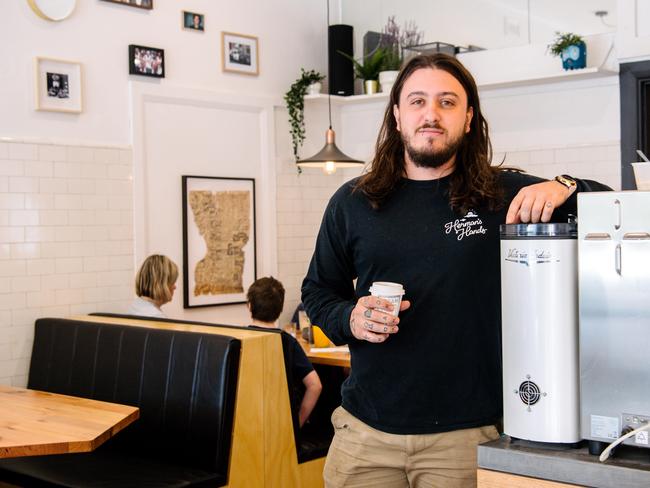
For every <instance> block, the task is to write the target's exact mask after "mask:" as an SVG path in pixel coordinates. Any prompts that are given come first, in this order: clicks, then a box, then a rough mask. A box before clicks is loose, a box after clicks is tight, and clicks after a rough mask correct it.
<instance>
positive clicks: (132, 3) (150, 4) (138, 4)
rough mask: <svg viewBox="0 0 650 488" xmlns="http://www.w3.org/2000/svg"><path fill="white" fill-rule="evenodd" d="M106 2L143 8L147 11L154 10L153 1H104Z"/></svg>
mask: <svg viewBox="0 0 650 488" xmlns="http://www.w3.org/2000/svg"><path fill="white" fill-rule="evenodd" d="M104 2H110V3H121V4H122V5H128V6H129V7H137V8H143V9H145V10H151V9H153V0H104Z"/></svg>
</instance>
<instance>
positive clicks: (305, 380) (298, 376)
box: [246, 276, 323, 427]
mask: <svg viewBox="0 0 650 488" xmlns="http://www.w3.org/2000/svg"><path fill="white" fill-rule="evenodd" d="M246 300H247V302H248V309H249V310H250V313H251V318H252V322H253V323H252V325H251V326H250V327H253V328H255V327H262V328H266V329H275V328H276V321H277V320H278V317H279V316H280V313H281V312H282V307H283V306H284V287H283V286H282V283H280V282H279V281H278V280H276V279H275V278H273V277H272V276H269V277H266V278H259V279H258V280H256V281H255V282H254V283H253V284H252V285H251V286H250V288H248V293H247V294H246ZM282 335H283V338H284V340H283V341H282V342H283V347H285V348H286V347H287V345H288V346H289V348H290V351H286V350H285V351H284V355H285V358H287V357H289V358H291V359H290V361H289V362H290V364H287V365H286V367H287V379H288V380H289V385H290V391H289V394H290V396H291V408H292V410H294V411H295V410H298V423H299V426H300V427H302V426H303V425H304V424H305V422H306V421H307V419H308V418H309V415H310V414H311V412H312V410H313V409H314V406H315V405H316V402H317V401H318V397H319V395H320V392H321V390H322V389H323V386H322V385H321V382H320V378H319V377H318V373H316V371H314V367H313V366H312V364H311V363H310V362H309V359H307V356H306V355H305V352H304V351H303V350H302V347H300V344H298V341H296V339H295V338H293V337H291V336H290V335H289V334H287V333H282ZM289 369H290V371H289ZM291 385H303V386H304V389H305V392H304V394H303V395H302V398H300V397H299V395H300V394H299V393H297V392H296V391H291V390H292V388H291Z"/></svg>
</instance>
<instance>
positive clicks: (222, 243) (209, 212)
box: [182, 176, 257, 308]
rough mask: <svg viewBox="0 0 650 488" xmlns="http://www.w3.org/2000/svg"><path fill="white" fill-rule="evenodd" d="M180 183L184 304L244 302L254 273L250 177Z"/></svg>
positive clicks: (187, 179)
mask: <svg viewBox="0 0 650 488" xmlns="http://www.w3.org/2000/svg"><path fill="white" fill-rule="evenodd" d="M182 182H183V189H182V192H183V201H182V206H183V270H184V274H183V306H184V308H193V307H208V306H213V305H227V304H232V303H245V302H246V291H247V290H248V287H249V286H250V285H251V284H252V283H253V281H255V278H256V275H257V264H256V258H255V254H256V246H255V180H254V179H252V178H219V177H215V176H183V177H182Z"/></svg>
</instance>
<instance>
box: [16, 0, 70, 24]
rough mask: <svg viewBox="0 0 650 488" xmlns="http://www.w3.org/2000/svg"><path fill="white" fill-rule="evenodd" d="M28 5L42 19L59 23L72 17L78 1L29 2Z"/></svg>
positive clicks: (29, 0) (33, 0)
mask: <svg viewBox="0 0 650 488" xmlns="http://www.w3.org/2000/svg"><path fill="white" fill-rule="evenodd" d="M27 3H28V4H29V6H30V7H31V8H32V10H33V11H34V12H35V13H36V15H38V16H39V17H41V18H42V19H45V20H52V21H59V20H63V19H65V18H67V17H69V16H70V14H71V13H72V11H73V10H74V7H75V5H76V3H77V0H27Z"/></svg>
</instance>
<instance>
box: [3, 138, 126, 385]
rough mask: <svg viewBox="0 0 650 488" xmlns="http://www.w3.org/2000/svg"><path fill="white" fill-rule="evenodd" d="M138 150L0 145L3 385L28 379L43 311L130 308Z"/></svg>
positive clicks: (62, 313)
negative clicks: (134, 155) (134, 159)
mask: <svg viewBox="0 0 650 488" xmlns="http://www.w3.org/2000/svg"><path fill="white" fill-rule="evenodd" d="M132 174H133V164H132V158H131V149H128V148H125V149H123V148H106V147H92V146H70V145H54V144H39V143H29V142H0V384H14V385H19V386H23V385H24V384H25V383H26V381H27V376H26V375H27V371H28V367H29V359H30V354H31V346H32V341H33V335H34V321H35V320H36V319H37V318H39V317H46V316H49V317H68V316H71V315H76V314H84V313H90V312H96V311H111V312H124V311H126V307H127V306H128V304H129V302H130V301H131V299H132V295H133V276H134V269H133V267H134V264H133V249H134V245H133V183H132Z"/></svg>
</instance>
